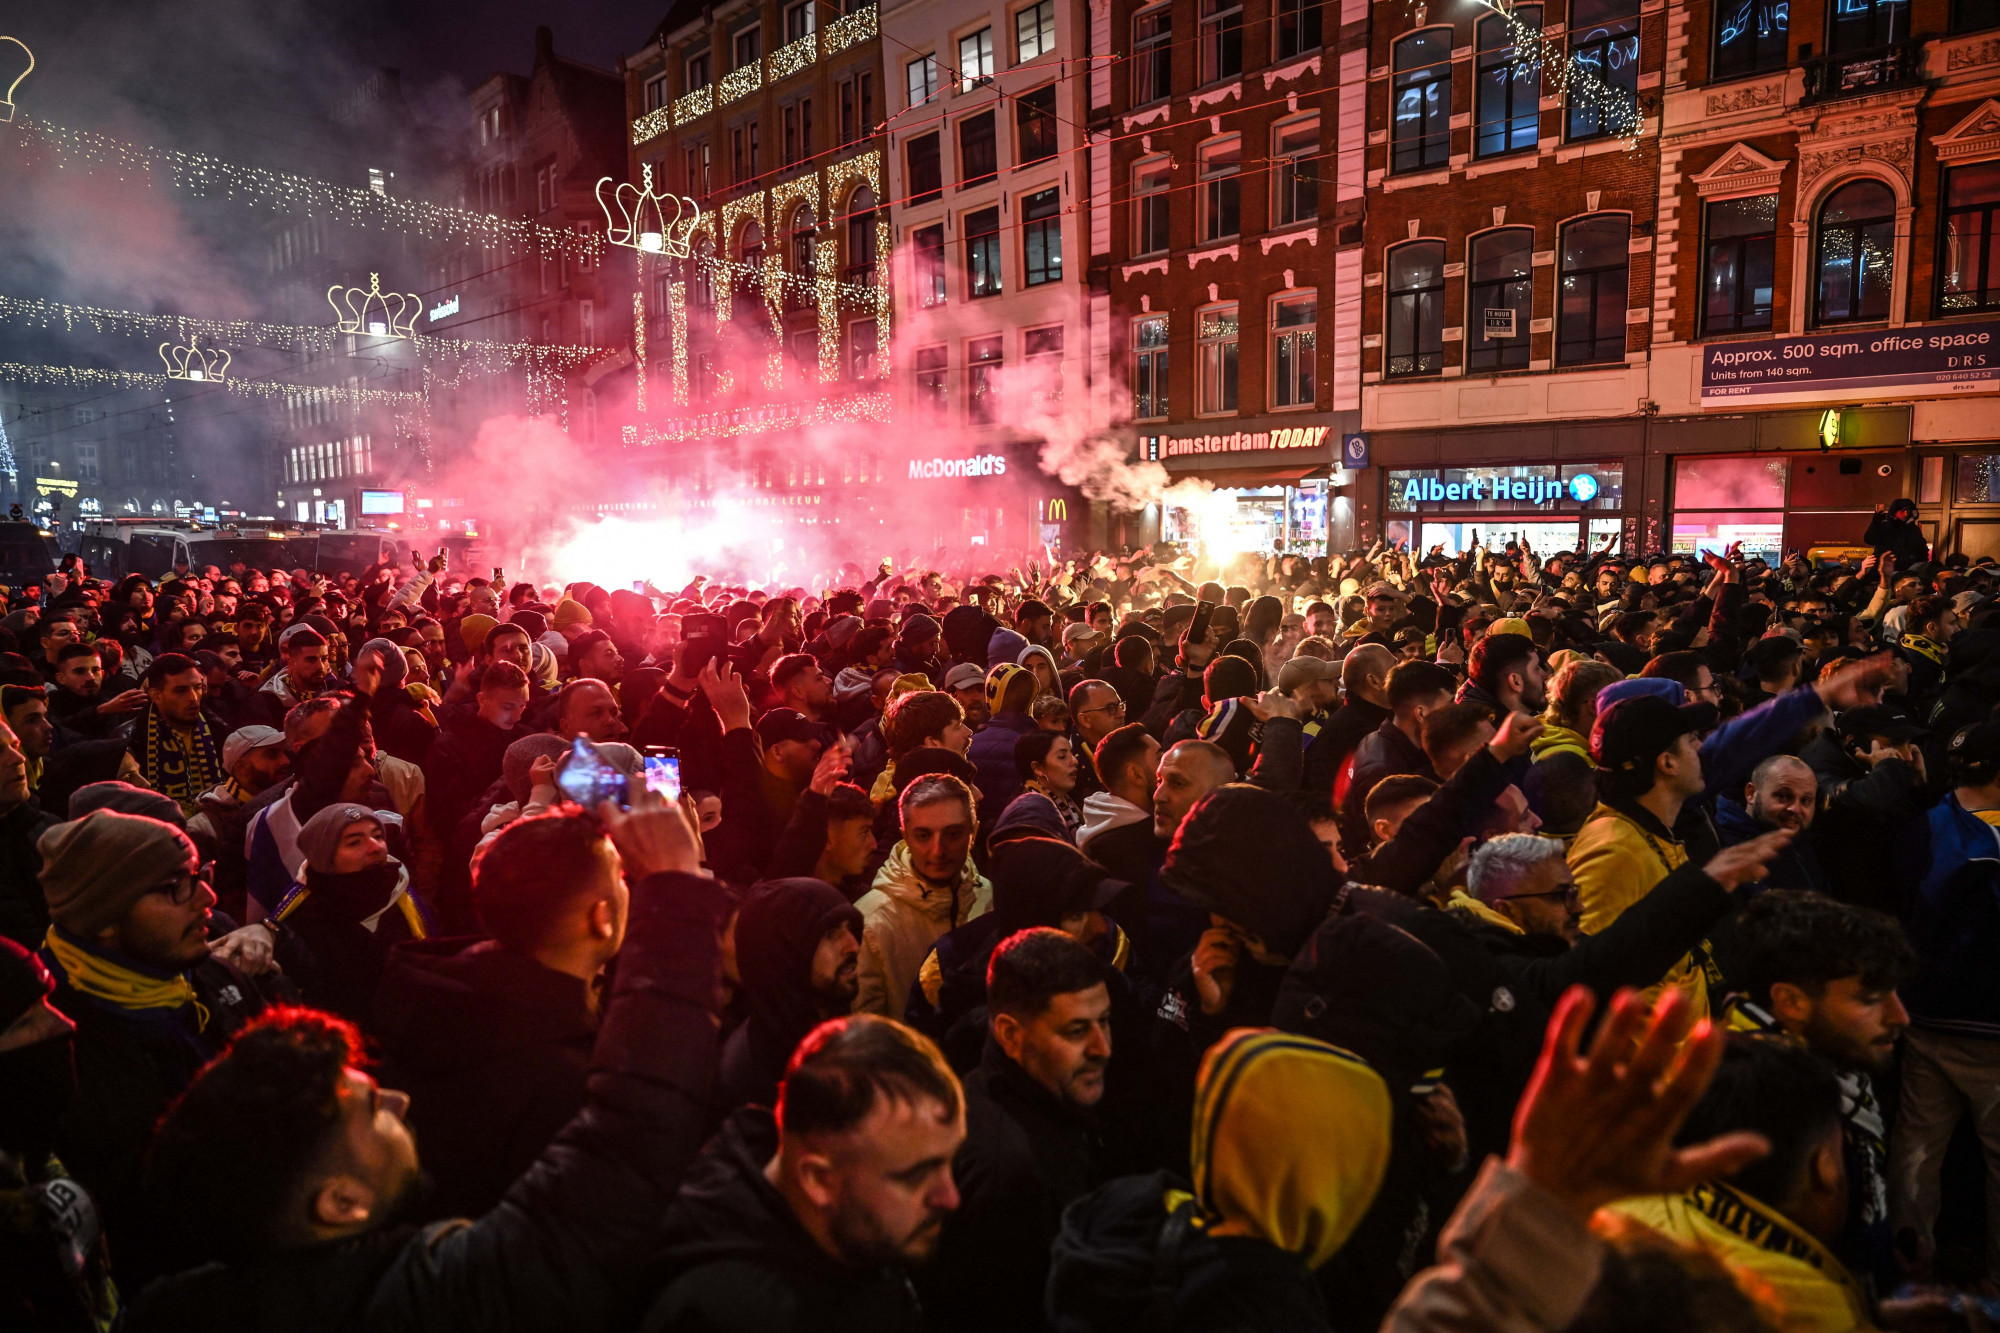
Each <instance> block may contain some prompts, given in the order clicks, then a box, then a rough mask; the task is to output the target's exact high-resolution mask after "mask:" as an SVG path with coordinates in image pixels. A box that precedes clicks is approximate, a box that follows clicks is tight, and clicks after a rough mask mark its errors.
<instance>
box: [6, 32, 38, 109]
mask: <svg viewBox="0 0 2000 1333" xmlns="http://www.w3.org/2000/svg"><path fill="white" fill-rule="evenodd" d="M9 46H14V47H19V48H20V49H19V50H18V51H13V50H9V49H8V47H9ZM34 72H35V53H34V52H33V51H30V50H29V49H28V44H27V43H26V42H24V41H22V40H21V39H20V38H19V37H0V79H5V78H7V76H8V74H9V73H13V75H14V77H13V78H12V79H11V80H9V81H8V84H7V91H6V92H5V93H4V94H0V125H4V124H8V123H10V122H11V121H12V120H13V119H14V90H15V89H16V88H19V87H20V86H21V81H22V80H23V79H25V78H27V77H28V76H29V75H30V74H33V73H34Z"/></svg>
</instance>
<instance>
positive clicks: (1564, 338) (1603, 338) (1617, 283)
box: [1556, 213, 1632, 366]
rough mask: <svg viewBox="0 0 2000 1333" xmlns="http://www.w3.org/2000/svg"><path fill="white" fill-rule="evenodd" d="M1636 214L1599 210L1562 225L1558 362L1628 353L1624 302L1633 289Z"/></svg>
mask: <svg viewBox="0 0 2000 1333" xmlns="http://www.w3.org/2000/svg"><path fill="white" fill-rule="evenodd" d="M1631 239H1632V219H1631V217H1630V216H1628V215H1627V214H1624V213H1599V214H1596V215H1595V216H1592V217H1587V218H1581V219H1579V220H1578V221H1575V222H1572V223H1570V224H1569V225H1568V226H1566V227H1564V228H1563V230H1562V273H1561V276H1560V277H1559V279H1558V280H1557V286H1556V364H1557V365H1560V366H1582V365H1590V364H1593V363H1596V362H1604V361H1623V360H1624V359H1625V308H1626V303H1627V298H1628V297H1629V295H1630V292H1631V285H1632V280H1631V265H1632V254H1631Z"/></svg>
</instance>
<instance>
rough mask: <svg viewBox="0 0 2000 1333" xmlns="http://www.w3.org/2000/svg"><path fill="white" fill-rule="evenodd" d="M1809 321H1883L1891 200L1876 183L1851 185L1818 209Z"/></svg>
mask: <svg viewBox="0 0 2000 1333" xmlns="http://www.w3.org/2000/svg"><path fill="white" fill-rule="evenodd" d="M1813 239H1814V246H1815V249H1816V250H1817V251H1818V255H1817V257H1816V259H1815V261H1814V266H1813V277H1814V281H1813V289H1814V290H1813V322H1814V323H1815V324H1846V323H1851V322H1853V321H1856V320H1865V319H1887V318H1888V317H1889V292H1890V288H1891V285H1892V284H1893V282H1894V280H1895V265H1896V196H1895V195H1894V194H1893V193H1891V192H1890V190H1889V187H1888V186H1887V185H1884V184H1883V183H1882V182H1881V181H1877V180H1857V181H1851V182H1849V183H1848V184H1846V185H1843V186H1841V187H1840V188H1839V189H1837V190H1835V191H1834V192H1833V193H1832V194H1830V195H1828V196H1827V199H1826V202H1825V203H1823V204H1821V205H1820V208H1819V226H1818V227H1817V228H1815V235H1814V238H1813Z"/></svg>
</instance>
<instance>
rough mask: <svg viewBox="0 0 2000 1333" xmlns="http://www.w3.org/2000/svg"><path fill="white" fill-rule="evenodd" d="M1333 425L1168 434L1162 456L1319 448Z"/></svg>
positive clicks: (1163, 443)
mask: <svg viewBox="0 0 2000 1333" xmlns="http://www.w3.org/2000/svg"><path fill="white" fill-rule="evenodd" d="M1332 430H1333V427H1331V426H1289V427H1286V428H1285V429H1283V430H1239V431H1233V432H1231V433H1230V434H1227V435H1169V436H1167V437H1165V438H1164V439H1162V440H1161V441H1160V454H1159V456H1160V457H1161V458H1180V457H1182V456H1184V455H1187V454H1240V453H1249V452H1251V451H1252V450H1257V449H1317V448H1320V447H1321V446H1323V445H1324V444H1325V443H1326V437H1327V435H1328V433H1330V432H1331V431H1332Z"/></svg>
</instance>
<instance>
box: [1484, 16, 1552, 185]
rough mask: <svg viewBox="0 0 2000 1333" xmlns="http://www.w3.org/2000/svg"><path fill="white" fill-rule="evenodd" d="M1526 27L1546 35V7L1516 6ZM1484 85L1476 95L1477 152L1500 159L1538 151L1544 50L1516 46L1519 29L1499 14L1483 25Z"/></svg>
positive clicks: (1519, 17) (1520, 20)
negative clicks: (1544, 16)
mask: <svg viewBox="0 0 2000 1333" xmlns="http://www.w3.org/2000/svg"><path fill="white" fill-rule="evenodd" d="M1514 18H1515V19H1516V20H1517V21H1518V22H1519V24H1520V25H1521V27H1522V28H1524V29H1527V30H1529V31H1532V32H1536V33H1539V32H1540V31H1541V30H1542V7H1541V6H1540V5H1516V6H1515V7H1514ZM1477 32H1478V38H1479V83H1478V85H1477V90H1476V92H1475V94H1474V100H1475V102H1476V106H1475V108H1474V112H1473V126H1472V153H1473V156H1475V157H1498V156H1499V155H1500V154H1502V153H1518V152H1520V151H1521V150H1522V149H1524V148H1533V147H1534V146H1535V143H1536V141H1537V139H1538V137H1539V135H1540V132H1541V121H1542V112H1541V96H1542V62H1541V59H1540V55H1539V52H1538V51H1535V50H1522V49H1519V48H1517V47H1516V46H1515V44H1514V29H1512V28H1510V27H1508V26H1507V20H1506V19H1505V18H1502V17H1501V16H1500V15H1498V14H1489V15H1487V16H1486V17H1485V18H1483V19H1481V20H1479V27H1478V29H1477Z"/></svg>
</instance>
